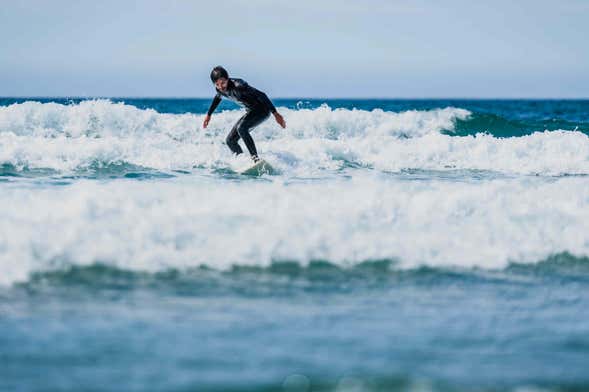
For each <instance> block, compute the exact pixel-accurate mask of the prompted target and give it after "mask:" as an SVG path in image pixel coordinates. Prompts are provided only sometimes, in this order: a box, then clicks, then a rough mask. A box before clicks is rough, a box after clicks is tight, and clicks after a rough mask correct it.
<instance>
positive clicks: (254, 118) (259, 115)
mask: <svg viewBox="0 0 589 392" xmlns="http://www.w3.org/2000/svg"><path fill="white" fill-rule="evenodd" d="M269 115H270V113H269V112H268V111H251V112H247V113H246V114H245V115H244V116H243V117H241V118H240V119H239V121H237V124H235V126H234V127H233V129H232V130H231V132H229V135H227V140H226V142H227V145H228V146H229V148H230V149H231V151H233V152H234V153H236V154H241V153H242V152H243V151H242V150H241V147H239V144H237V140H239V138H240V137H241V138H242V139H243V141H244V143H245V145H246V147H247V150H248V151H249V153H250V155H251V156H257V155H258V151H257V150H256V144H255V143H254V139H252V137H251V135H250V131H251V130H252V129H253V128H254V127H256V126H258V125H260V124H261V123H262V122H263V121H264V120H266V119H267V118H268V116H269ZM235 133H237V135H235ZM236 146H237V147H236Z"/></svg>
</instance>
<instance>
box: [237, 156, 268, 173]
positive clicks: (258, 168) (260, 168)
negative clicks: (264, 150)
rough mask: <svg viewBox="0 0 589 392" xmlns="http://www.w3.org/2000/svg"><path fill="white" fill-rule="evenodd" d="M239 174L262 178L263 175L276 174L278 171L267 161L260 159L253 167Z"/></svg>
mask: <svg viewBox="0 0 589 392" xmlns="http://www.w3.org/2000/svg"><path fill="white" fill-rule="evenodd" d="M239 174H243V175H246V176H261V175H263V174H270V175H273V174H276V170H275V169H274V168H273V167H272V166H271V165H270V164H269V163H268V162H266V161H265V160H263V159H260V160H259V161H258V162H256V163H254V164H253V165H252V166H248V167H246V168H245V169H243V170H240V171H239Z"/></svg>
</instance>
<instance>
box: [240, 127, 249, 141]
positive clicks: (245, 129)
mask: <svg viewBox="0 0 589 392" xmlns="http://www.w3.org/2000/svg"><path fill="white" fill-rule="evenodd" d="M237 133H238V134H239V136H240V137H241V138H242V139H245V138H247V137H248V136H249V135H250V130H249V128H248V127H239V128H237ZM244 136H245V138H244Z"/></svg>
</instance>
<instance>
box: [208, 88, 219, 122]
mask: <svg viewBox="0 0 589 392" xmlns="http://www.w3.org/2000/svg"><path fill="white" fill-rule="evenodd" d="M220 102H221V95H220V94H219V93H217V95H215V98H213V102H211V106H210V107H209V111H208V112H207V115H209V116H210V115H211V114H213V112H214V111H215V109H217V106H219V103H220Z"/></svg>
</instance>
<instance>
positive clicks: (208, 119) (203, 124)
mask: <svg viewBox="0 0 589 392" xmlns="http://www.w3.org/2000/svg"><path fill="white" fill-rule="evenodd" d="M209 121H211V116H209V115H208V114H207V115H206V116H205V120H204V121H203V122H202V127H203V128H206V127H207V125H209Z"/></svg>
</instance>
